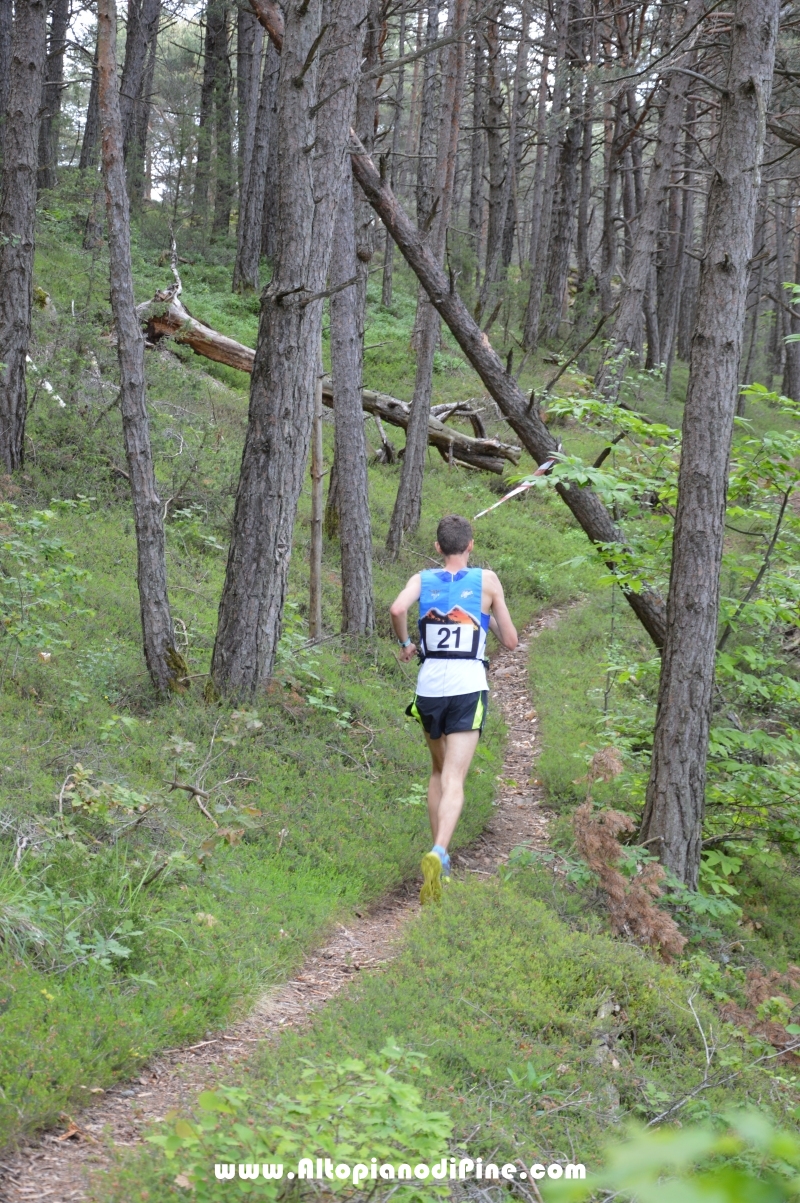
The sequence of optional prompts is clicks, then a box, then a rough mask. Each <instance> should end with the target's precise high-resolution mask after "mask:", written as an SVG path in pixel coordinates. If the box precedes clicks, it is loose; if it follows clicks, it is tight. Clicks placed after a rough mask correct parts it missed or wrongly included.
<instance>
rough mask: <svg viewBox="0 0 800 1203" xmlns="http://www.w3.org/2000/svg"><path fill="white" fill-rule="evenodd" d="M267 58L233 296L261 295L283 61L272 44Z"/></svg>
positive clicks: (244, 196)
mask: <svg viewBox="0 0 800 1203" xmlns="http://www.w3.org/2000/svg"><path fill="white" fill-rule="evenodd" d="M264 58H265V61H264V73H263V75H262V77H261V89H260V92H259V97H258V112H257V114H256V125H255V131H254V134H253V147H252V152H251V154H250V157H249V159H248V161H247V163H246V164H245V179H244V185H243V188H242V192H241V196H240V198H239V224H238V227H237V230H236V262H235V263H234V267H233V284H232V289H233V291H234V292H257V291H258V265H259V262H260V260H261V243H262V226H263V221H264V198H265V194H266V190H267V185H268V165H269V155H270V146H271V144H272V142H273V141H274V138H275V91H276V88H277V84H278V69H279V67H280V59H279V58H278V54H277V51H276V50H275V47H274V46H273V45H272V43H270V44H269V46H268V47H267V52H266V55H265V56H264ZM273 186H274V185H273Z"/></svg>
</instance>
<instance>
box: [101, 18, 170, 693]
mask: <svg viewBox="0 0 800 1203" xmlns="http://www.w3.org/2000/svg"><path fill="white" fill-rule="evenodd" d="M97 29H98V35H97V44H98V74H99V97H98V101H99V107H100V123H101V128H102V139H103V141H102V146H103V149H102V162H103V176H104V179H105V186H106V213H107V219H108V250H109V260H110V278H111V308H112V312H113V314H114V325H115V328H116V333H117V354H118V358H119V373H120V394H119V404H120V410H121V412H122V432H123V436H124V439H125V454H126V457H127V461H128V474H129V476H130V483H131V497H132V500H133V515H134V523H135V527H136V552H137V584H138V586H139V607H140V614H141V620H142V636H143V642H144V656H145V660H146V662H147V668H148V670H149V672H150V679H151V680H152V682H153V685H154V687H155V689H156V691H157V692H158V693H159V694H161V695H167V694H169V693H170V692H171V691H174V690H176V689H183V688H185V684H186V676H187V670H186V665H185V664H184V662H183V659H182V657H181V656H180V654H179V653H178V652H177V651H176V649H175V634H174V631H173V626H172V616H171V614H170V608H169V598H168V596H167V564H166V552H165V545H164V521H163V516H162V511H161V500H160V498H159V496H158V491H157V488H156V478H155V472H154V469H153V457H152V453H151V449H150V429H149V422H148V417H147V393H146V385H145V371H144V338H143V337H142V328H141V325H140V324H139V318H138V315H137V313H136V305H135V303H134V299H133V271H132V267H131V243H130V211H129V205H128V193H127V191H126V187H125V165H124V158H123V144H122V119H121V116H120V109H119V95H118V92H117V62H116V34H117V14H116V6H115V3H114V0H98V4H97Z"/></svg>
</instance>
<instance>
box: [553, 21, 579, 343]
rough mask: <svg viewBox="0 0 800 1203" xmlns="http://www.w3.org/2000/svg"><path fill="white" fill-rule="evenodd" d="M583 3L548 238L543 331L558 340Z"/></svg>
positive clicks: (570, 225) (570, 226)
mask: <svg viewBox="0 0 800 1203" xmlns="http://www.w3.org/2000/svg"><path fill="white" fill-rule="evenodd" d="M582 20H583V0H572V2H571V3H570V6H569V24H568V33H567V52H566V53H567V63H568V69H569V81H568V82H569V94H570V95H569V111H570V122H569V125H568V126H567V129H566V133H565V136H564V142H563V145H562V147H561V153H560V155H559V159H558V184H557V187H556V197H555V202H556V204H555V208H554V210H553V213H552V224H551V229H550V239H549V255H548V261H547V273H546V275H545V281H544V289H545V294H546V297H547V303H546V307H545V313H544V329H545V335H546V337H547V338H555V337H556V335H557V334H558V329H559V326H560V325H561V319H562V316H563V309H564V303H565V300H566V290H567V276H568V273H569V262H570V256H571V253H572V243H573V238H574V234H575V208H576V204H577V199H578V158H579V156H580V151H581V142H582V140H583V95H582V93H583V70H582V68H583V47H582V41H583V25H582Z"/></svg>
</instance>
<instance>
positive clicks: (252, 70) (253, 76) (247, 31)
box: [236, 6, 264, 217]
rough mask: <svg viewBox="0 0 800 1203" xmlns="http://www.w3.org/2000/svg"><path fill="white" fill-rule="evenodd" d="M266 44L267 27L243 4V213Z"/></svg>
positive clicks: (239, 45)
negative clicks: (263, 26)
mask: <svg viewBox="0 0 800 1203" xmlns="http://www.w3.org/2000/svg"><path fill="white" fill-rule="evenodd" d="M263 45H264V30H263V29H262V27H261V25H260V24H259V22H258V17H257V16H256V15H255V13H254V12H251V11H250V9H248V8H245V7H244V6H242V7H241V8H237V10H236V104H237V109H236V132H237V134H238V142H239V153H238V157H237V168H238V183H239V216H240V217H241V215H242V211H243V208H244V194H245V191H246V188H247V179H248V173H249V171H250V160H251V158H252V154H253V142H254V139H255V132H256V117H257V114H258V97H259V92H260V90H261V89H260V84H261V60H262V57H263V54H262V50H263Z"/></svg>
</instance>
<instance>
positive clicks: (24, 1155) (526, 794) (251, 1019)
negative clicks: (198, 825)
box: [0, 606, 567, 1203]
mask: <svg viewBox="0 0 800 1203" xmlns="http://www.w3.org/2000/svg"><path fill="white" fill-rule="evenodd" d="M566 608H567V607H566V606H562V607H554V608H552V609H550V610H546V611H545V612H544V613H543V614H541V615H539V617H538V618H536V619H534V621H533V622H532V623H530V625H529V626H528V627H527V628H526V629H525V631H524V632H523V634H522V637H521V639H520V643H519V646H518V647H517V649H516V651H514V652H509V651H506V650H505V649H498V651H497V652H496V653H495V655H494V657H493V660H492V666H491V669H490V673H489V679H490V689H491V698H492V702H493V704H494V705H496V706H498V707H499V709H500V711H501V713H502V715H503V718H504V720H505V722H506V725H507V727H508V741H507V744H506V751H505V756H504V759H503V768H502V774H501V781H500V783H499V789H498V792H497V797H496V801H495V811H494V814H493V815H492V818H491V820H490V821H489V823H488V825H487V827H486V829H485V830H484V832H483V833H482V835H481V836H480V838H479V839H478V840H476V841H475V842H474V843H473V844H471V845H470V846H469V847H468V848H466V849H464V850H463V851H459V852H457V853H456V854H455V855H454V857H453V868H454V872H455V873H456V875H457V876H466V875H468V874H479V875H485V876H491V875H492V874H493V873H495V872H496V870H497V867H498V865H501V864H503V862H504V861H506V860H507V859H508V856H509V853H510V852H511V850H512V849H513V848H516V847H518V846H519V845H522V844H524V845H527V846H528V847H534V848H542V847H544V846H545V845H546V844H547V837H548V818H547V814H546V812H545V811H544V810H543V809H542V801H543V792H542V789H541V787H540V786H539V785H535V784H532V782H531V778H532V775H533V766H534V762H535V759H536V756H537V754H538V751H539V742H538V722H537V717H536V712H535V709H534V707H533V703H532V701H531V698H530V693H529V689H528V650H529V641H530V640H531V639H535V638H536V637H537V636H538V635H539V634H540V633H541V632H542V631H543V630H545V629H546V628H549V627H553V626H555V625H556V624H557V623H558V621H559V619H560V617H561V615H562V613H563V612H564V611H565V609H566ZM418 890H419V886H418V883H416V882H409V883H407V884H405V885H403V886H401V887H399V888H398V889H397V890H394V891H392V893H391V894H389V895H388V896H387V897H385V898H384V899H382V900H381V901H380V902H379V903H377V904H376V905H375V906H374V907H373V908H371V909H370V910H369V912H367V913H365V914H364V916H363V917H361V918H356V919H354V920H353V922H351V923H350V925H349V926H347V927H345V926H344V925H343V924H338V925H337V927H336V930H335V932H334V933H333V934H332V935H331V937H330V938H329V939H328V941H327V942H326V943H325V944H324V945H323V946H322V947H320V948H318V949H316V951H314V952H313V953H311V954H309V956H308V957H307V958H306V959H305V961H304V963H303V965H302V966H301V968H300V970H299V972H298V973H296V974H295V975H294V976H293V977H292V978H291V979H290V980H289V981H287V982H286V983H285V984H283V985H281V986H277V987H274V988H273V989H271V990H269V991H268V992H267V993H266V994H265V995H263V997H262V998H260V999H259V1000H258V1002H257V1003H256V1005H255V1006H254V1007H253V1009H252V1010H251V1011H250V1012H249V1013H248V1015H247V1016H245V1017H244V1018H242V1019H241V1020H239V1021H238V1022H236V1023H234V1024H232V1025H231V1026H230V1027H229V1028H228V1029H227V1030H226V1031H225V1032H221V1033H219V1034H218V1035H217V1036H215V1037H214V1038H212V1039H208V1040H202V1041H198V1043H197V1044H194V1045H192V1046H190V1047H188V1048H180V1049H171V1050H166V1051H165V1052H163V1053H161V1054H159V1055H158V1056H156V1057H154V1059H153V1060H152V1061H151V1062H150V1064H149V1065H148V1066H147V1067H145V1068H144V1069H143V1071H142V1073H141V1074H140V1076H139V1077H138V1078H137V1079H134V1080H133V1081H128V1082H120V1083H119V1084H118V1085H116V1086H113V1087H111V1088H109V1089H108V1090H107V1091H105V1092H104V1093H103V1094H102V1095H101V1096H100V1097H99V1099H98V1101H97V1102H96V1104H95V1105H94V1106H92V1107H90V1108H87V1109H86V1110H85V1111H82V1112H80V1113H78V1112H76V1113H75V1117H74V1118H72V1117H70V1118H67V1117H65V1118H64V1126H63V1129H62V1130H61V1131H60V1132H57V1131H54V1132H48V1133H45V1134H44V1135H43V1136H41V1137H39V1138H37V1139H36V1140H35V1141H32V1142H31V1143H29V1144H27V1145H25V1146H23V1147H21V1148H20V1149H18V1150H17V1151H16V1152H15V1153H13V1154H8V1155H6V1156H4V1157H2V1159H0V1203H34V1201H36V1200H39V1199H41V1200H47V1203H73V1201H74V1203H79V1201H81V1200H89V1199H91V1198H92V1197H93V1196H92V1192H91V1189H90V1179H91V1176H92V1174H93V1173H95V1172H97V1171H98V1170H102V1169H103V1167H104V1166H105V1165H107V1164H108V1163H109V1161H110V1160H111V1157H112V1155H113V1152H112V1151H113V1149H114V1148H130V1147H134V1146H135V1145H137V1144H139V1143H140V1142H141V1140H142V1135H143V1133H144V1131H145V1129H146V1128H147V1127H148V1125H150V1124H152V1123H154V1122H158V1121H159V1120H161V1119H163V1118H164V1117H165V1115H166V1114H167V1113H168V1112H169V1111H172V1110H183V1111H188V1110H189V1109H190V1108H191V1107H192V1106H193V1104H194V1102H195V1100H196V1098H197V1095H198V1094H199V1093H200V1091H201V1090H204V1089H207V1088H209V1087H210V1086H213V1085H214V1084H215V1083H217V1082H219V1081H220V1080H225V1081H231V1080H235V1079H236V1077H237V1075H238V1073H239V1072H240V1070H239V1067H240V1066H244V1065H246V1063H247V1061H248V1060H249V1058H250V1056H251V1053H252V1050H253V1046H254V1045H257V1044H259V1043H260V1042H261V1041H262V1040H269V1039H275V1038H276V1037H277V1036H278V1034H279V1033H280V1032H281V1030H282V1029H283V1028H287V1027H299V1026H301V1025H302V1024H303V1023H305V1022H306V1021H307V1020H308V1018H309V1016H311V1015H312V1014H313V1013H314V1012H315V1011H316V1010H318V1009H319V1008H320V1007H321V1006H323V1005H324V1004H325V1003H326V1002H327V1001H328V1000H329V999H330V998H333V997H334V995H336V994H338V992H339V991H340V990H341V989H342V988H343V987H344V986H346V985H347V983H348V982H349V981H351V980H352V978H353V975H354V974H355V973H357V972H359V971H360V970H362V969H369V968H371V967H373V966H375V965H379V964H382V963H383V962H385V961H387V960H389V959H390V958H391V957H392V955H393V951H394V948H395V946H396V944H397V941H398V939H399V937H400V935H401V933H402V931H403V929H404V927H405V925H406V923H407V922H408V921H409V919H411V918H412V917H413V916H414V915H415V914H416V913H417V912H418V910H419V900H418Z"/></svg>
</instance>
